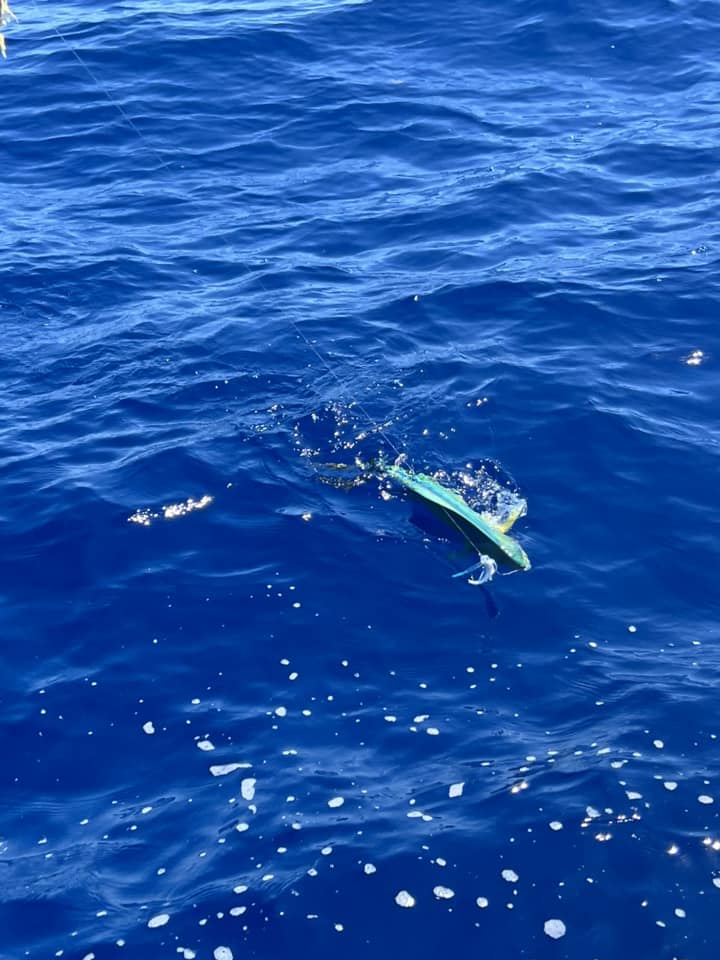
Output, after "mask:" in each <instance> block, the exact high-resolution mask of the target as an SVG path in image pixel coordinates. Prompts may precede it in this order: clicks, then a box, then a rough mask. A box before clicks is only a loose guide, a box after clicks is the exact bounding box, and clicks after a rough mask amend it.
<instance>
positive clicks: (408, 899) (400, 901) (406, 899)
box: [395, 890, 415, 907]
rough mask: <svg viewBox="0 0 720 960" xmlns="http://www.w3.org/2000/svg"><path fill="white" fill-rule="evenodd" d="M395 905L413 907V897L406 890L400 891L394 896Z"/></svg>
mask: <svg viewBox="0 0 720 960" xmlns="http://www.w3.org/2000/svg"><path fill="white" fill-rule="evenodd" d="M395 903H396V904H397V905H398V906H399V907H414V906H415V897H414V896H413V895H412V894H411V893H408V891H407V890H400V891H399V893H397V894H396V895H395Z"/></svg>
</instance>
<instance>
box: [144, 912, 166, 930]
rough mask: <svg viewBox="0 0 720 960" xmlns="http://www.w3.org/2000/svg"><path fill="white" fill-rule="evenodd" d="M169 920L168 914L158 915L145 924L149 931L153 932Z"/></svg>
mask: <svg viewBox="0 0 720 960" xmlns="http://www.w3.org/2000/svg"><path fill="white" fill-rule="evenodd" d="M169 919H170V914H169V913H158V914H157V916H155V917H150V919H149V920H148V922H147V925H148V926H149V927H150V929H151V930H154V929H155V927H164V926H165V924H166V923H167V922H168V920H169Z"/></svg>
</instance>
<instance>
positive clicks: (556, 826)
mask: <svg viewBox="0 0 720 960" xmlns="http://www.w3.org/2000/svg"><path fill="white" fill-rule="evenodd" d="M548 826H549V827H550V829H551V830H562V828H563V825H562V823H561V822H560V821H559V820H551V821H550V823H549V824H548Z"/></svg>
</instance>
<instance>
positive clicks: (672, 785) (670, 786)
mask: <svg viewBox="0 0 720 960" xmlns="http://www.w3.org/2000/svg"><path fill="white" fill-rule="evenodd" d="M663 786H664V787H665V789H666V790H670V791H673V790H677V783H676V782H675V781H674V780H666V781H665V783H663Z"/></svg>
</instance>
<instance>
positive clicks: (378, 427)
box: [32, 0, 478, 553]
mask: <svg viewBox="0 0 720 960" xmlns="http://www.w3.org/2000/svg"><path fill="white" fill-rule="evenodd" d="M32 3H33V6H34V8H35V10H36V12H38V14H39V9H40V8H39V6H38V3H37V0H32ZM50 29H51V30H52V32H53V33H54V34H55V35H56V36H57V37H58V39H59V40H60V41H61V42H62V44H63V46H64V47H65V48H66V49H67V50H68V51H69V52H70V53H71V54H72V56H73V57H74V59H75V60H76V61H77V62H78V63H79V64H80V66H81V67H82V69H83V70H84V71H85V73H86V74H87V75H88V77H89V78H90V80H91V81H92V82H93V83H94V84H95V85H96V86H97V87H98V88H99V89H100V90H101V91H102V92H103V94H104V95H105V97H106V98H107V100H108V102H109V103H110V104H111V105H112V106H113V107H114V108H115V109H116V110H117V112H118V114H119V115H120V117H121V118H122V120H123V121H124V122H125V123H126V124H127V125H128V127H129V128H130V129H131V130H132V131H133V133H134V134H135V135H136V136H137V137H138V139H139V140H140V141H142V143H143V144H144V146H145V147H146V149H148V150H149V151H150V152H151V153H152V154H153V155H154V156H155V157H157V159H158V160H159V161H160V164H161V166H162V167H163V168H165V169H172V164H170V163H168V161H167V160H166V159H165V158H164V157H163V155H162V154H161V153H160V152H159V151H158V150H157V149H156V148H155V146H154V145H153V144H152V142H151V141H150V140H149V138H148V137H147V136H146V135H145V134H144V133H143V132H142V131H141V130H140V128H139V127H138V126H137V124H136V123H135V121H134V120H133V119H132V117H131V116H130V115H129V114H128V113H127V111H126V110H125V108H124V107H123V105H122V104H121V103H120V102H119V101H118V100H116V99H115V97H114V96H113V95H112V93H111V92H110V90H109V89H108V87H107V86H106V85H105V84H104V83H103V82H102V81H101V80H100V78H99V77H98V76H97V75H96V74H95V73H94V72H93V71H92V70H91V69H90V67H89V66H88V65H87V63H86V62H85V60H84V59H83V58H82V57H81V56H80V54H79V53H78V51H77V49H76V47H75V46H74V44H73V43H72V41H70V40H69V39H68V38H67V37H66V36H65V34H64V33H63V32H62V31H61V30H60V29H59V28H58V27H57V26H56V25H55V24H50ZM247 273H248V275H249V274H250V269H249V268H248V270H247ZM256 279H257V281H258V283H259V284H260V286H261V287H262V289H263V290H264V291H265V293H269V291H268V289H267V287H266V286H265V284H264V283H263V282H262V277H260V276H259V275H257V276H256ZM287 319H288V322H289V323H290V325H291V326H292V328H293V329H294V331H295V333H296V334H297V335H298V336H299V337H300V339H301V340H302V341H303V342H304V344H305V345H306V347H307V348H308V349H309V350H310V351H311V352H312V353H313V354H314V356H315V357H316V358H317V360H318V362H319V363H320V364H321V365H322V366H323V367H324V368H325V370H326V371H327V373H328V374H329V375H330V376H331V377H332V378H333V380H334V381H335V382H336V383H337V385H338V387H339V388H340V390H341V391H342V392H343V393H345V394H346V393H347V385H344V384H343V382H342V380H341V379H340V377H339V376H338V375H337V373H336V372H335V370H334V369H333V367H332V366H331V365H330V363H329V362H328V360H327V359H326V357H325V356H324V355H323V354H322V353H321V352H320V350H318V348H317V347H316V346H315V344H313V343H312V341H311V340H310V339H309V338H308V337H307V336H306V335H305V333H304V332H303V330H302V329H301V328H300V326H299V324H298V323H297V321H296V320H294V319H293V318H292V317H288V318H287ZM352 404H353V405H354V406H356V407H357V409H358V410H359V411H360V413H361V414H362V415H363V417H364V418H365V420H366V421H367V423H368V425H369V426H370V428H371V431H372V432H374V433H379V434H380V435H381V436H382V437H383V439H384V440H385V442H386V443H387V444H388V446H390V447H391V449H392V450H393V452H394V453H395V455H396V457H398V458H400V457H403V456H407V454H406V453H405V452H404V451H401V450H400V449H399V448H398V446H397V445H396V444H395V443H394V441H393V440H392V438H391V437H389V436H388V435H387V433H386V431H385V429H384V427H383V425H382V424H381V423H380V422H379V421H377V420H375V419H374V418H373V417H372V416H371V415H370V413H369V412H368V410H367V409H366V408H365V407H364V406H363V404H362V403H361V402H360V401H359V400H354V401H352ZM441 510H442V512H443V514H444V515H445V517H446V519H447V521H448V522H449V523H450V524H452V525H453V526H454V527H455V528H456V530H457V531H458V533H459V534H460V535H461V536H462V537H463V539H464V540H465V541H466V542H467V544H468V546H469V547H470V548H471V549H472V550H473V551H474V552H476V553H477V552H478V551H477V548H476V547H475V546H474V544H473V542H472V540H471V539H470V537H469V536H468V535H467V533H466V532H465V530H464V529H463V528H462V527H461V526H460V524H459V523H458V522H457V520H456V519H455V517H454V516H453V515H452V513H451V512H450V511H449V510H447V509H445V508H444V507H441Z"/></svg>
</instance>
